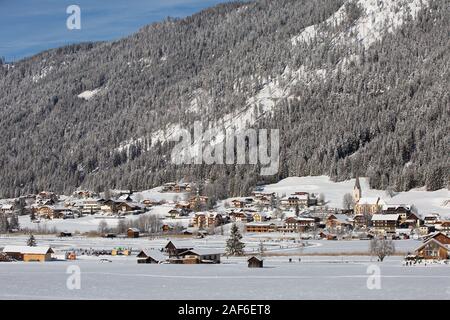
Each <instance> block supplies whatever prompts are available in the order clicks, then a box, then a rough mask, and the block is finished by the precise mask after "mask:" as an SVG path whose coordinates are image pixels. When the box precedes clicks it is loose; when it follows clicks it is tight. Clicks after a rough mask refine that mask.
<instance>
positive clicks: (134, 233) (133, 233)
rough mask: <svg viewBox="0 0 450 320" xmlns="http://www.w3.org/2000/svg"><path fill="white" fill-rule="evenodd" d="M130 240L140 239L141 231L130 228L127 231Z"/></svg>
mask: <svg viewBox="0 0 450 320" xmlns="http://www.w3.org/2000/svg"><path fill="white" fill-rule="evenodd" d="M127 237H128V238H139V229H137V228H128V230H127Z"/></svg>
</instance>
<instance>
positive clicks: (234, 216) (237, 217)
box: [229, 211, 252, 222]
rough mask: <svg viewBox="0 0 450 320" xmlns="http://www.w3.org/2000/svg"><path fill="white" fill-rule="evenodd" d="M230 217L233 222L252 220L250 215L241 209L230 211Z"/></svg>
mask: <svg viewBox="0 0 450 320" xmlns="http://www.w3.org/2000/svg"><path fill="white" fill-rule="evenodd" d="M229 216H230V219H231V221H233V222H250V221H252V215H251V214H250V215H248V214H246V213H244V212H243V211H236V212H232V213H230V215H229Z"/></svg>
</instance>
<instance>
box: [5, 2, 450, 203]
mask: <svg viewBox="0 0 450 320" xmlns="http://www.w3.org/2000/svg"><path fill="white" fill-rule="evenodd" d="M345 2H346V1H344V0H277V1H270V0H260V1H252V2H233V3H228V4H223V5H219V6H216V7H213V8H210V9H207V10H204V11H202V12H200V13H198V14H195V15H193V16H191V17H188V18H184V19H175V18H167V19H166V20H165V21H163V22H160V23H154V24H151V25H148V26H145V27H143V28H142V29H141V30H139V31H138V32H136V33H135V34H133V35H131V36H129V37H127V38H124V39H121V40H118V41H113V42H98V43H85V44H77V45H72V46H67V47H62V48H58V49H54V50H49V51H46V52H43V53H40V54H38V55H36V56H33V57H31V58H27V59H24V60H21V61H17V62H12V63H11V62H7V61H4V60H0V136H1V141H2V143H1V144H0V179H1V183H0V197H16V196H19V195H23V194H27V193H36V192H38V191H41V190H51V191H55V192H59V193H69V192H71V191H73V190H74V189H76V188H78V187H83V188H89V189H93V190H95V191H103V190H106V189H112V188H125V189H127V188H131V189H149V188H151V187H155V186H157V185H161V184H162V183H164V182H168V181H174V180H180V179H185V180H187V181H199V180H206V179H208V180H209V181H210V183H209V184H208V186H207V190H205V193H208V194H211V195H214V196H215V197H217V198H222V197H226V196H236V195H243V194H245V193H246V192H248V190H250V189H251V188H252V187H254V186H255V185H257V184H259V183H264V182H275V181H278V180H279V179H282V178H285V177H288V176H306V175H329V176H330V177H331V178H332V179H333V180H335V181H340V180H345V179H349V178H352V177H355V176H357V175H359V176H368V177H370V184H371V186H372V187H374V188H380V189H386V188H388V187H389V188H393V189H395V190H397V191H403V190H409V189H411V188H415V187H422V186H426V188H427V189H428V190H437V189H441V188H447V187H448V185H449V172H450V170H449V169H450V163H449V154H450V150H449V145H450V134H449V132H450V125H449V123H450V121H449V119H450V90H449V83H450V42H449V36H450V21H449V19H448V18H449V16H450V7H449V6H448V3H447V1H445V0H430V1H428V5H427V6H426V7H424V8H423V9H422V10H421V11H420V12H419V13H418V15H417V17H415V18H413V17H408V18H407V19H406V21H404V23H403V24H402V25H401V26H399V27H398V28H395V29H394V30H390V29H392V28H390V25H389V24H387V25H386V27H385V32H384V33H383V35H382V36H381V37H380V38H379V39H377V40H376V41H374V42H373V43H371V44H370V46H364V45H361V44H360V43H358V41H338V39H339V37H340V35H342V34H346V35H347V37H348V38H349V39H352V37H354V38H355V39H356V38H357V35H352V34H351V32H350V34H348V33H349V32H348V30H352V25H354V24H355V23H357V21H358V19H359V18H360V17H361V16H362V15H364V14H365V13H364V8H360V6H358V3H357V2H354V1H347V2H346V3H347V4H346V5H345V19H344V21H342V22H341V23H339V24H327V23H324V21H326V20H327V19H328V18H329V17H330V16H332V15H333V14H334V13H335V12H336V11H337V10H339V8H341V7H342V6H343V5H344V3H345ZM381 2H382V1H381ZM396 2H398V6H399V7H398V10H403V8H402V5H403V4H402V3H403V2H402V1H396ZM311 25H317V26H319V27H318V29H319V30H320V32H318V33H317V34H316V35H314V36H313V37H311V38H310V39H307V41H300V42H296V43H294V42H293V41H292V39H293V38H294V37H296V36H297V35H299V34H301V33H302V30H304V29H305V28H306V27H308V26H311ZM349 57H356V58H355V59H349ZM287 70H303V73H304V74H305V76H304V79H303V80H301V81H290V80H289V79H291V78H290V77H289V76H286V74H288V73H289V72H288V71H287ZM323 73H325V74H326V76H320V74H323ZM270 83H272V84H273V83H275V84H276V86H277V87H279V88H282V89H283V90H284V91H289V94H286V95H284V96H283V95H281V96H277V98H276V99H274V101H275V102H274V107H273V108H272V110H271V111H270V112H264V111H261V110H263V109H264V106H263V105H260V104H262V102H256V103H255V104H254V105H249V104H248V99H249V98H250V97H257V96H258V93H259V92H261V90H263V89H264V88H265V87H266V86H267V85H268V84H270ZM86 91H94V92H95V94H94V95H93V96H92V97H91V98H89V99H85V98H82V97H79V95H80V94H81V93H83V92H86ZM193 101H195V108H193V107H192V104H193ZM246 109H255V113H258V114H260V116H259V117H258V120H257V121H256V122H255V123H252V124H250V125H251V126H253V127H255V128H276V129H279V130H280V147H281V150H280V151H281V152H280V168H279V171H278V174H276V175H274V176H272V177H260V176H259V167H258V166H256V165H255V166H249V165H184V166H176V165H173V164H172V163H171V161H170V153H171V150H172V148H173V145H174V143H172V142H164V141H154V137H155V135H154V133H155V132H158V131H160V130H164V128H166V127H169V126H171V125H173V124H179V125H180V126H181V127H186V128H189V127H190V126H192V124H193V123H194V121H196V120H201V121H202V122H203V123H220V122H221V119H222V118H223V117H224V116H226V115H229V114H236V117H239V112H240V111H243V110H246ZM130 141H131V142H130ZM127 142H130V143H127ZM124 145H125V146H126V147H124Z"/></svg>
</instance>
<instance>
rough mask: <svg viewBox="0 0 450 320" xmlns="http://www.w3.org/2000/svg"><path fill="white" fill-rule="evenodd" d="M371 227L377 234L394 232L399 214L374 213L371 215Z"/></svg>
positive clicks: (398, 223) (399, 219)
mask: <svg viewBox="0 0 450 320" xmlns="http://www.w3.org/2000/svg"><path fill="white" fill-rule="evenodd" d="M371 220H372V226H373V227H372V229H373V231H375V232H376V233H379V234H387V233H395V230H396V229H397V228H398V227H399V225H400V221H401V218H400V215H399V214H374V215H373V216H372V219H371Z"/></svg>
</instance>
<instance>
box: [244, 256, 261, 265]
mask: <svg viewBox="0 0 450 320" xmlns="http://www.w3.org/2000/svg"><path fill="white" fill-rule="evenodd" d="M247 263H248V267H249V268H263V265H264V263H263V259H261V258H257V257H254V256H253V257H251V258H250V259H248V260H247Z"/></svg>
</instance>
